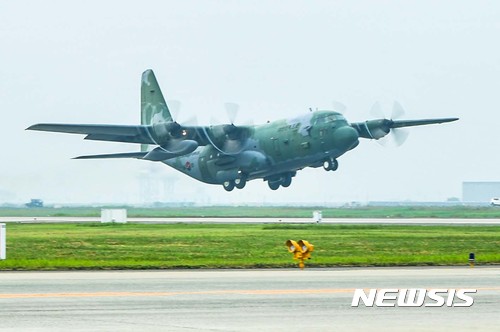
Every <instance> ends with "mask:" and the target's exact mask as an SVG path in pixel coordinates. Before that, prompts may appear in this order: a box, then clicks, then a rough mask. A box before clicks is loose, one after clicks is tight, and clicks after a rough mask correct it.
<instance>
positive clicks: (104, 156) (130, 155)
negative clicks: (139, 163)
mask: <svg viewBox="0 0 500 332" xmlns="http://www.w3.org/2000/svg"><path fill="white" fill-rule="evenodd" d="M147 154H148V153H147V152H126V153H111V154H95V155H90V156H79V157H75V158H73V159H110V158H136V159H142V158H143V157H144V156H145V155H147Z"/></svg>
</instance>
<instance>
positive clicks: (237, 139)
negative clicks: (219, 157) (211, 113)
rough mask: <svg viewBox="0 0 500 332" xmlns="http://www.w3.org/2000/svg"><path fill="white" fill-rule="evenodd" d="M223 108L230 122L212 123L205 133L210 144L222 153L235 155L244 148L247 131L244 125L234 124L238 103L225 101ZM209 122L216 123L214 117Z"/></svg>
mask: <svg viewBox="0 0 500 332" xmlns="http://www.w3.org/2000/svg"><path fill="white" fill-rule="evenodd" d="M224 108H225V109H226V114H227V117H228V120H229V123H230V124H223V125H212V126H211V128H210V133H208V132H207V131H206V130H205V135H206V137H207V139H208V140H209V141H210V143H211V144H212V146H213V147H214V148H215V149H216V150H218V151H219V152H221V153H222V154H225V155H236V154H239V153H240V152H241V151H243V149H244V143H245V141H246V138H247V131H246V129H245V128H244V127H240V126H236V125H235V124H234V123H235V121H236V118H237V116H238V112H239V105H238V104H236V103H225V104H224ZM211 122H212V123H218V121H217V120H216V119H215V118H212V119H211Z"/></svg>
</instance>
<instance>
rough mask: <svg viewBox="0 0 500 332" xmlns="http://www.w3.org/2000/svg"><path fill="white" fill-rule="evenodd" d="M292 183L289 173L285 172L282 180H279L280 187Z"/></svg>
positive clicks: (288, 185)
mask: <svg viewBox="0 0 500 332" xmlns="http://www.w3.org/2000/svg"><path fill="white" fill-rule="evenodd" d="M291 184H292V176H291V175H290V174H287V175H285V176H284V177H283V180H281V186H282V187H285V188H287V187H290V185H291Z"/></svg>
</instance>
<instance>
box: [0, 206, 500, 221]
mask: <svg viewBox="0 0 500 332" xmlns="http://www.w3.org/2000/svg"><path fill="white" fill-rule="evenodd" d="M115 208H116V207H115ZM123 208H126V209H127V214H128V216H129V217H245V218H259V217H261V218H262V217H272V218H286V217H291V218H312V211H313V210H321V211H322V212H323V217H324V218H479V219H483V218H500V207H495V206H483V207H472V206H452V207H439V206H436V207H434V206H432V207H429V206H427V207H426V206H418V207H417V206H394V207H355V208H349V207H341V208H324V207H252V206H237V207H225V206H214V207H186V208H182V207H171V208H135V207H123ZM100 215H101V207H74V208H66V207H64V208H33V209H29V208H0V216H1V217H99V216H100Z"/></svg>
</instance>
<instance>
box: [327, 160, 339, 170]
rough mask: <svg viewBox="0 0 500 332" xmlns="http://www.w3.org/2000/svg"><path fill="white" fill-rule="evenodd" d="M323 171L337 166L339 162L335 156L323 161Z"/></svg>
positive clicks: (334, 168) (335, 168)
mask: <svg viewBox="0 0 500 332" xmlns="http://www.w3.org/2000/svg"><path fill="white" fill-rule="evenodd" d="M323 168H324V169H325V171H336V170H337V168H339V162H338V161H337V159H335V158H328V159H326V160H325V161H324V162H323Z"/></svg>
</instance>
